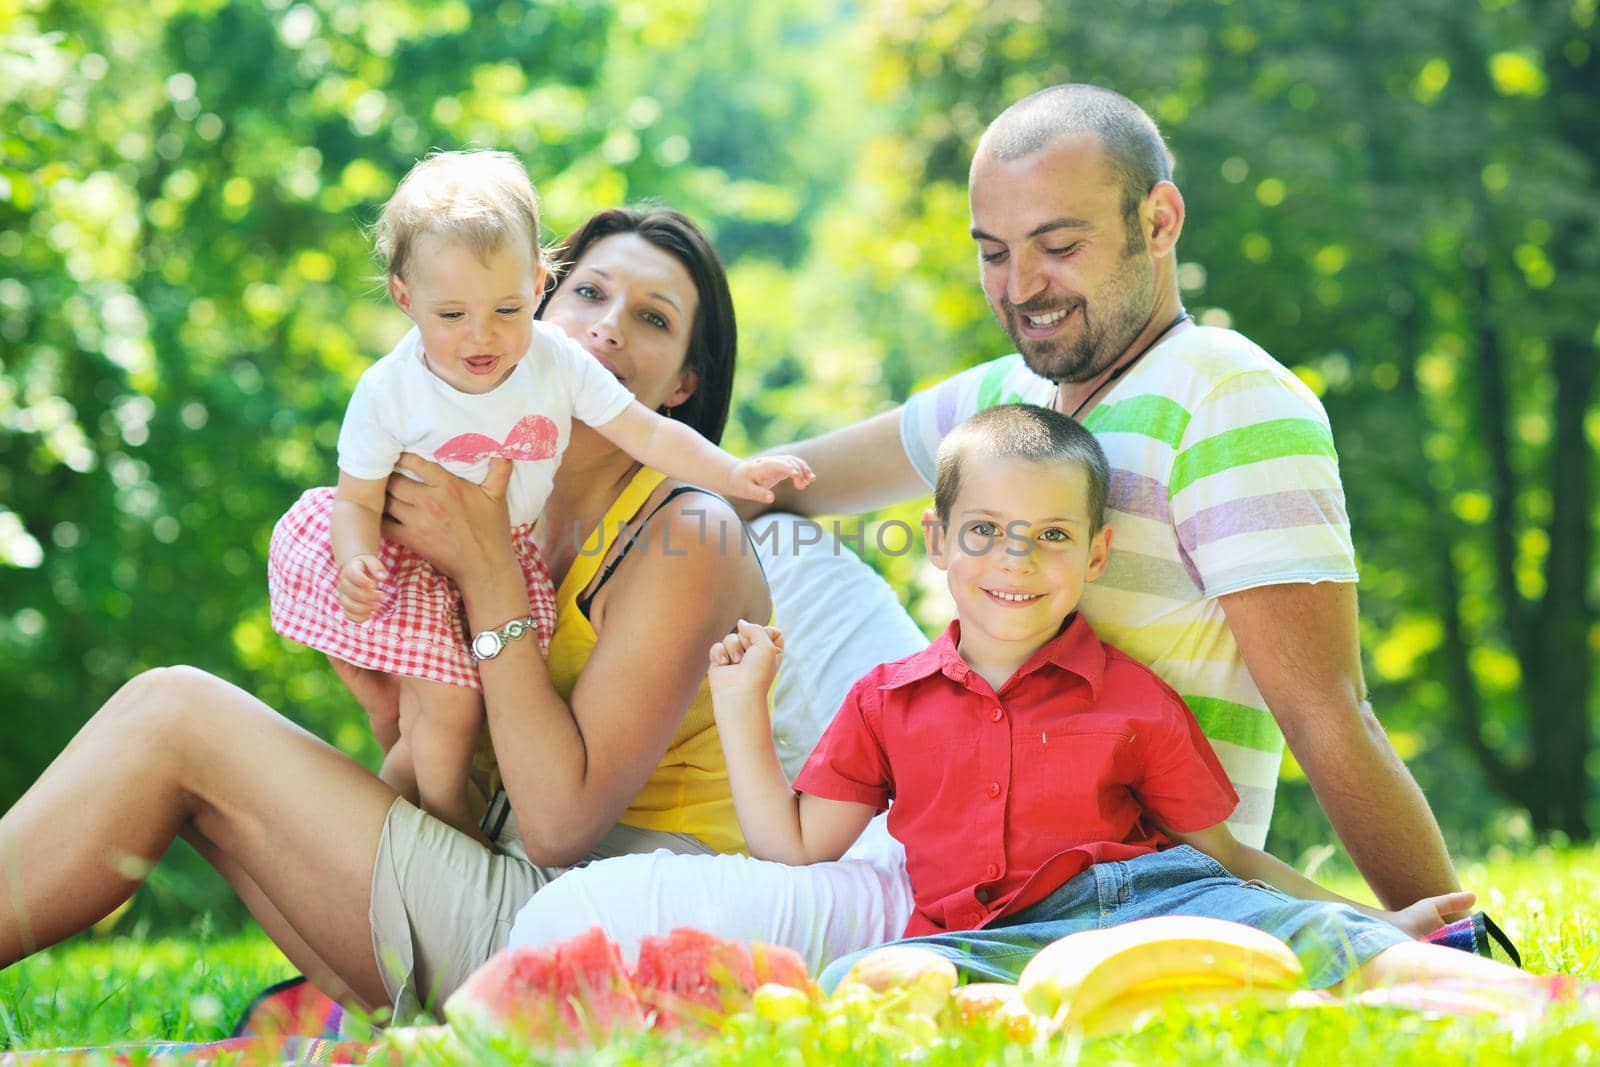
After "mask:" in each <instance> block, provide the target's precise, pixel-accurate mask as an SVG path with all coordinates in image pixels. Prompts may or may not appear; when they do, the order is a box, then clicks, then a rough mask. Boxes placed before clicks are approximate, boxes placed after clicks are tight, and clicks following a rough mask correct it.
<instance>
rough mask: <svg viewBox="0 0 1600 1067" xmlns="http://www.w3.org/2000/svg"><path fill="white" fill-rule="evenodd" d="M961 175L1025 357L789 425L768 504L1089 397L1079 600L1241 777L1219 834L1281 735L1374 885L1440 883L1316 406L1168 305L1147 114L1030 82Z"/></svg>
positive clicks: (818, 509)
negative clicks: (1090, 569) (801, 428)
mask: <svg viewBox="0 0 1600 1067" xmlns="http://www.w3.org/2000/svg"><path fill="white" fill-rule="evenodd" d="M969 194H970V199H971V209H972V235H973V237H974V239H975V240H976V241H977V244H978V253H979V261H980V266H979V273H980V277H981V279H982V283H983V287H984V291H985V293H986V294H987V296H988V298H989V302H990V305H991V307H992V309H993V311H994V313H995V316H996V318H997V319H998V320H999V322H1000V324H1001V326H1002V327H1003V328H1004V329H1005V330H1006V332H1007V333H1008V334H1009V335H1010V336H1011V338H1012V340H1013V341H1014V342H1015V344H1016V346H1017V351H1018V355H1013V356H1009V357H1006V358H1004V359H1000V360H996V361H993V362H991V363H988V364H984V365H982V366H979V367H975V368H972V369H971V370H969V371H966V372H964V373H962V374H959V375H957V376H955V377H953V378H951V379H949V380H947V381H945V382H943V383H941V384H939V385H936V386H934V387H932V388H931V389H929V390H927V391H925V392H923V393H919V394H917V395H916V396H914V397H912V398H911V400H910V401H908V402H907V403H906V405H905V406H904V407H902V408H898V409H896V410H894V411H890V412H886V413H884V414H883V415H880V416H877V417H875V418H872V419H869V420H867V421H865V422H862V423H860V424H858V425H855V426H851V427H848V428H846V429H843V430H839V431H836V432H834V433H830V434H826V435H824V436H822V437H818V438H815V439H813V440H810V441H807V442H804V443H802V444H800V445H796V446H792V447H790V448H789V449H787V451H792V452H794V453H795V454H797V455H799V456H801V457H802V458H804V459H805V460H806V461H807V462H809V463H810V464H811V467H812V469H813V470H815V471H816V474H817V479H816V483H815V485H814V486H813V487H812V488H810V489H808V490H807V491H806V492H805V493H794V492H784V491H782V490H780V494H779V498H778V500H777V502H776V503H775V504H774V505H773V507H774V508H777V509H784V510H794V511H801V512H805V513H812V514H817V513H825V514H841V513H855V512H859V511H864V510H868V509H872V508H877V507H882V506H884V505H887V504H890V503H893V502H896V501H900V500H905V499H908V498H912V497H916V496H921V495H924V494H926V492H927V487H928V486H929V485H930V484H931V483H932V477H933V467H932V459H933V455H934V452H935V451H936V449H937V446H938V442H939V439H940V438H941V437H943V435H944V434H945V433H947V432H948V431H949V430H950V429H951V428H952V427H953V426H954V425H955V424H956V423H958V422H959V421H961V420H962V419H964V418H966V417H967V416H969V415H971V414H972V413H973V412H974V411H976V410H978V409H980V408H984V407H988V406H991V405H993V404H999V403H1007V402H1016V401H1023V402H1029V403H1037V404H1042V405H1049V406H1052V407H1054V408H1055V409H1056V410H1058V411H1061V412H1063V413H1065V414H1067V415H1071V416H1073V417H1075V418H1078V419H1080V420H1082V421H1083V422H1084V423H1085V425H1086V426H1088V428H1089V429H1090V430H1092V431H1093V432H1094V433H1095V434H1096V436H1097V437H1099V439H1100V441H1101V443H1102V446H1103V447H1104V448H1105V450H1106V452H1107V453H1108V455H1109V457H1110V459H1111V463H1112V466H1113V470H1114V475H1113V483H1112V493H1111V500H1110V508H1111V523H1112V525H1113V527H1114V528H1115V530H1116V542H1115V548H1114V550H1113V552H1112V556H1111V563H1110V565H1109V566H1108V568H1107V570H1106V573H1105V576H1104V577H1103V578H1102V579H1101V581H1100V582H1099V583H1098V584H1097V586H1095V587H1093V588H1092V591H1091V592H1090V594H1089V595H1087V596H1086V597H1085V598H1084V601H1083V605H1082V610H1083V611H1084V613H1085V615H1086V616H1087V617H1088V620H1089V621H1090V623H1091V624H1092V625H1093V626H1094V627H1095V629H1096V630H1097V631H1098V632H1099V633H1100V634H1101V635H1102V636H1103V637H1104V638H1105V639H1106V640H1107V641H1109V642H1110V643H1112V644H1114V645H1117V646H1118V647H1120V648H1122V649H1123V650H1124V651H1126V652H1128V653H1129V654H1130V655H1133V656H1135V657H1136V658H1138V659H1139V660H1141V661H1143V662H1144V663H1146V664H1148V665H1149V666H1150V667H1152V668H1153V669H1154V670H1155V671H1156V673H1157V674H1159V675H1161V676H1162V677H1163V678H1164V679H1165V680H1166V681H1167V682H1168V683H1169V684H1171V685H1172V686H1173V687H1174V688H1175V689H1177V690H1178V692H1179V693H1181V694H1182V695H1183V696H1184V697H1185V699H1186V700H1187V701H1188V702H1189V704H1190V706H1191V707H1192V709H1193V710H1194V712H1195V714H1196V716H1197V717H1198V718H1199V720H1200V723H1201V725H1202V728H1203V729H1204V730H1205V732H1206V734H1207V736H1208V737H1209V738H1210V739H1211V741H1212V743H1213V745H1214V747H1215V748H1216V749H1217V752H1218V755H1219V757H1220V758H1221V760H1222V762H1223V765H1224V766H1225V767H1226V768H1227V770H1228V773H1229V776H1230V777H1231V778H1232V780H1233V783H1234V786H1235V788H1236V789H1237V791H1238V792H1239V794H1240V798H1241V800H1240V805H1239V808H1238V809H1237V810H1236V811H1235V813H1234V816H1233V818H1232V819H1230V820H1229V826H1230V828H1231V829H1232V830H1233V831H1234V833H1235V835H1236V836H1237V837H1238V838H1239V839H1240V840H1242V841H1245V842H1247V843H1249V844H1252V845H1256V846H1260V845H1261V844H1262V842H1263V840H1264V839H1265V836H1266V830H1267V825H1268V822H1269V820H1270V817H1271V813H1272V803H1273V790H1274V788H1275V785H1276V781H1277V771H1278V766H1279V762H1280V760H1281V752H1282V745H1283V741H1284V740H1285V739H1287V741H1288V743H1289V747H1290V749H1291V751H1293V753H1294V754H1295V757H1296V758H1297V759H1298V760H1299V762H1300V765H1301V766H1302V768H1304V770H1305V773H1306V776H1307V778H1308V779H1309V780H1310V782H1311V785H1312V788H1313V789H1314V791H1315V792H1316V795H1317V798H1318V800H1319V802H1320V803H1321V804H1322V807H1323V809H1324V810H1325V811H1326V812H1327V814H1328V817H1329V820H1330V821H1331V822H1332V824H1333V827H1334V829H1335V831H1336V832H1337V833H1338V835H1339V838H1340V840H1341V841H1342V842H1343V843H1344V845H1345V847H1346V848H1347V849H1348V851H1349V852H1350V855H1351V857H1352V858H1353V859H1354V860H1355V863H1356V865H1357V867H1358V868H1359V869H1360V870H1361V873H1362V874H1363V875H1364V876H1365V877H1366V879H1367V881H1368V883H1369V884H1370V885H1371V886H1372V888H1373V890H1374V892H1375V893H1376V894H1377V896H1378V898H1379V899H1380V900H1381V901H1382V902H1383V904H1384V905H1385V906H1386V907H1389V908H1401V907H1404V906H1406V905H1408V904H1410V903H1412V902H1413V901H1415V900H1417V899H1420V898H1422V897H1424V896H1430V895H1434V894H1439V893H1445V892H1449V891H1452V890H1455V889H1456V888H1458V886H1457V882H1456V878H1455V873H1454V870H1453V868H1452V866H1451V863H1450V859H1449V855H1448V853H1447V851H1446V849H1445V846H1444V842H1443V839H1442V838H1441V836H1440V833H1439V829H1438V825H1437V823H1436V822H1435V820H1434V818H1433V815H1432V813H1431V811H1430V810H1429V809H1428V805H1427V802H1426V801H1425V800H1424V798H1423V796H1422V794H1421V792H1420V790H1419V789H1418V788H1417V786H1416V783H1415V782H1414V781H1413V779H1412V778H1411V776H1410V774H1409V772H1408V771H1407V770H1406V768H1405V766H1404V764H1403V763H1402V762H1401V761H1400V759H1399V758H1398V756H1396V754H1395V752H1394V749H1393V747H1392V746H1391V745H1390V743H1389V740H1388V738H1387V736H1386V735H1385V734H1384V732H1383V729H1382V727H1381V726H1380V725H1379V724H1378V722H1377V720H1376V719H1375V718H1374V716H1373V714H1372V710H1371V707H1370V706H1369V705H1368V703H1367V702H1366V691H1365V683H1364V681H1363V678H1362V673H1361V661H1360V649H1359V644H1358V632H1357V610H1356V587H1355V582H1356V572H1355V566H1354V557H1353V551H1352V548H1351V543H1350V534H1349V522H1348V519H1347V517H1346V514H1345V510H1344V494H1343V490H1342V488H1341V486H1340V483H1339V473H1338V464H1337V459H1336V457H1335V455H1334V450H1333V442H1332V436H1331V433H1330V431H1329V429H1328V424H1327V418H1326V415H1325V414H1324V412H1323V410H1322V407H1321V404H1320V403H1319V402H1318V401H1317V399H1316V398H1315V396H1314V395H1312V394H1311V393H1310V392H1309V391H1308V390H1306V389H1305V388H1304V386H1302V385H1301V384H1300V383H1299V381H1298V380H1297V379H1296V378H1295V377H1294V376H1293V375H1292V374H1290V373H1289V372H1288V371H1287V370H1285V369H1284V368H1283V367H1282V366H1281V365H1280V364H1278V363H1276V362H1275V361H1274V360H1272V359H1271V357H1270V356H1268V355H1267V354H1266V353H1265V352H1263V351H1261V350H1260V349H1259V348H1257V347H1256V346H1255V345H1253V344H1252V343H1251V342H1249V341H1248V340H1247V339H1245V338H1244V337H1242V336H1240V335H1239V334H1236V333H1233V332H1232V331H1229V330H1217V329H1210V328H1202V327H1199V326H1196V325H1194V324H1193V323H1192V321H1191V320H1190V319H1189V317H1188V316H1187V315H1186V314H1185V313H1184V311H1183V308H1182V305H1181V302H1180V300H1179V294H1178V285H1177V279H1176V268H1177V256H1176V251H1175V249H1176V245H1177V241H1178V236H1179V234H1180V233H1181V231H1182V228H1183V221H1184V205H1183V198H1182V196H1181V195H1180V194H1179V192H1178V189H1177V187H1176V186H1175V185H1173V183H1172V180H1171V165H1170V160H1169V158H1168V156H1167V152H1166V148H1165V145H1164V144H1163V142H1162V140H1161V135H1160V133H1159V131H1158V130H1157V129H1156V126H1155V124H1154V123H1153V122H1152V121H1151V120H1150V118H1149V117H1148V116H1147V115H1145V114H1144V112H1143V111H1141V110H1140V109H1139V108H1138V107H1137V105H1135V104H1133V103H1132V102H1131V101H1129V100H1127V99H1125V98H1123V97H1121V96H1119V95H1118V94H1116V93H1113V92H1110V91H1108V90H1105V89H1100V88H1097V87H1094V86H1085V85H1064V86H1056V87H1054V88H1051V89H1046V90H1043V91H1041V92H1039V93H1035V94H1034V95H1032V96H1030V97H1027V98H1026V99H1024V100H1022V101H1020V102H1018V103H1017V104H1015V105H1013V106H1012V107H1011V108H1009V109H1008V110H1007V111H1006V112H1005V113H1003V114H1002V115H1001V116H1000V117H999V118H998V119H996V120H995V122H994V123H993V124H992V125H991V126H990V127H989V129H988V130H987V131H986V132H985V134H984V136H983V138H982V140H981V141H980V142H979V145H978V149H977V152H976V154H975V156H974V159H973V162H972V169H971V175H970V183H969ZM780 613H781V605H780Z"/></svg>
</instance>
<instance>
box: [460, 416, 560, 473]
mask: <svg viewBox="0 0 1600 1067" xmlns="http://www.w3.org/2000/svg"><path fill="white" fill-rule="evenodd" d="M558 436H559V434H558V432H557V431H556V424H555V423H553V422H551V421H550V420H549V419H547V418H545V417H544V416H543V415H524V416H522V418H520V419H518V420H517V424H516V425H515V426H513V427H511V432H510V433H508V434H506V439H505V441H503V442H501V441H496V440H495V439H494V438H492V437H489V436H486V435H484V434H481V433H463V434H457V435H456V436H454V437H452V438H450V440H448V441H446V442H445V443H444V444H442V445H440V446H439V448H438V449H437V450H436V451H435V452H434V453H433V458H434V459H436V460H438V461H439V462H441V463H444V462H447V461H448V462H455V463H476V462H478V461H479V460H480V459H487V458H489V457H491V456H504V457H505V458H506V459H516V460H534V459H549V458H550V457H551V456H553V455H555V454H556V438H557V437H558Z"/></svg>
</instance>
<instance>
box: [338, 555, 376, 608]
mask: <svg viewBox="0 0 1600 1067" xmlns="http://www.w3.org/2000/svg"><path fill="white" fill-rule="evenodd" d="M387 577H389V572H388V571H387V570H386V569H384V566H383V561H382V560H380V559H379V558H378V557H377V556H351V557H350V558H349V559H347V560H345V564H344V566H343V567H340V568H339V581H338V583H337V584H336V585H335V586H334V593H335V594H336V595H337V596H338V598H339V606H340V607H341V608H344V614H345V618H347V619H349V620H350V621H351V622H366V621H367V618H368V617H369V616H370V615H371V614H372V613H373V612H374V611H376V610H378V605H379V604H382V603H383V589H382V582H383V580H384V579H385V578H387Z"/></svg>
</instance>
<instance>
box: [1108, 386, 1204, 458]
mask: <svg viewBox="0 0 1600 1067" xmlns="http://www.w3.org/2000/svg"><path fill="white" fill-rule="evenodd" d="M1083 425H1084V426H1085V427H1087V428H1088V429H1089V430H1091V431H1093V432H1094V433H1137V434H1143V435H1144V436H1145V437H1153V438H1155V439H1156V440H1157V441H1160V442H1162V443H1163V444H1165V445H1167V446H1168V447H1169V448H1172V449H1174V450H1176V449H1177V447H1178V442H1180V441H1182V440H1183V431H1184V430H1186V429H1188V428H1189V412H1188V410H1187V409H1185V408H1184V407H1183V405H1182V404H1179V403H1177V402H1175V401H1172V400H1169V399H1167V398H1166V397H1164V396H1155V395H1153V394H1150V393H1146V394H1144V395H1142V396H1136V397H1132V398H1131V399H1128V400H1124V401H1122V402H1121V403H1120V404H1101V405H1100V406H1099V407H1097V408H1095V409H1094V410H1093V411H1091V412H1089V414H1088V416H1087V417H1086V418H1085V419H1084V420H1083Z"/></svg>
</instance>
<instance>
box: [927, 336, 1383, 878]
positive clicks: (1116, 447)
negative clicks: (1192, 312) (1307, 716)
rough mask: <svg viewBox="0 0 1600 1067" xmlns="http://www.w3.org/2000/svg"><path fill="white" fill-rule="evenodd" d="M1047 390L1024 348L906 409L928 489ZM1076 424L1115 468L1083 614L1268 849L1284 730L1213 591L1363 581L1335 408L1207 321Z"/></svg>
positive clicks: (1241, 826) (1244, 836) (1166, 346)
mask: <svg viewBox="0 0 1600 1067" xmlns="http://www.w3.org/2000/svg"><path fill="white" fill-rule="evenodd" d="M1054 393H1055V385H1054V383H1052V382H1050V381H1048V380H1046V379H1044V378H1041V377H1039V376H1038V375H1036V374H1034V373H1033V372H1032V371H1030V370H1029V369H1028V368H1027V367H1026V366H1025V365H1024V364H1023V361H1022V357H1021V356H1020V355H1010V356H1005V357H1003V358H1001V359H997V360H993V361H991V362H989V363H984V364H981V365H979V366H976V367H973V368H971V369H970V370H967V371H964V372H962V373H961V374H957V375H955V376H954V377H952V378H949V379H946V380H945V381H943V382H941V383H939V384H938V385H935V386H933V387H931V388H929V389H927V390H924V391H923V392H920V393H917V394H915V395H914V396H912V397H911V399H910V400H908V401H907V402H906V406H905V410H904V414H903V415H902V419H901V425H900V433H901V440H902V442H903V444H904V445H905V450H906V455H907V456H908V457H910V459H911V462H912V464H913V465H914V466H915V467H916V469H917V470H918V472H920V473H921V475H922V477H923V479H924V480H926V481H927V482H928V483H929V484H930V485H931V484H932V483H933V477H934V458H935V455H936V453H937V451H938V447H939V442H940V440H942V439H943V437H944V435H945V434H947V433H949V432H950V430H951V429H952V428H953V427H955V426H956V424H957V423H959V422H961V421H962V420H963V419H966V418H967V417H969V416H971V415H972V414H973V413H975V412H977V411H979V410H981V409H983V408H988V407H992V406H994V405H997V404H1009V403H1027V404H1040V405H1048V404H1050V403H1051V401H1052V399H1053V397H1054ZM1083 421H1084V425H1085V426H1087V427H1088V428H1089V429H1090V430H1091V431H1093V433H1094V434H1095V436H1096V437H1097V438H1098V439H1099V441H1100V444H1101V447H1103V448H1104V449H1105V452H1106V456H1107V458H1108V459H1109V460H1110V461H1111V493H1110V498H1109V500H1108V502H1107V505H1108V512H1109V514H1108V518H1109V521H1110V522H1111V524H1112V525H1113V527H1114V528H1115V532H1114V534H1113V536H1112V548H1111V558H1110V561H1109V563H1108V564H1107V566H1106V570H1105V573H1104V574H1103V575H1102V576H1101V577H1100V579H1099V580H1098V581H1096V582H1095V583H1093V584H1092V585H1090V586H1088V587H1087V588H1086V590H1085V592H1084V597H1083V603H1082V611H1083V613H1084V615H1085V616H1086V617H1087V618H1088V620H1089V622H1090V623H1091V624H1092V625H1093V626H1094V628H1095V631H1096V632H1097V633H1098V634H1099V635H1100V637H1101V638H1102V639H1104V640H1105V641H1107V642H1109V643H1110V644H1113V645H1115V646H1116V647H1118V648H1120V649H1122V650H1123V651H1124V652H1126V653H1128V654H1129V655H1130V656H1133V657H1135V658H1136V659H1138V660H1139V661H1140V662H1142V663H1145V664H1147V665H1148V666H1149V667H1150V668H1151V669H1152V670H1154V671H1155V672H1156V674H1158V675H1159V676H1160V677H1161V678H1162V679H1163V680H1164V681H1165V682H1166V683H1167V684H1168V685H1170V686H1172V687H1173V688H1174V689H1176V690H1177V691H1178V692H1179V693H1180V694H1181V695H1182V696H1183V698H1184V699H1185V700H1186V701H1188V704H1189V707H1190V708H1191V709H1192V710H1193V711H1194V714H1195V717H1196V718H1197V719H1198V720H1199V721H1200V726H1201V728H1202V729H1203V730H1204V731H1205V734H1206V736H1207V737H1208V738H1210V740H1211V743H1212V745H1213V746H1214V747H1215V748H1216V751H1217V755H1218V757H1219V758H1220V759H1221V761H1222V765H1223V766H1224V767H1225V768H1226V769H1227V771H1228V776H1229V777H1230V778H1231V779H1232V780H1233V785H1234V788H1235V789H1236V790H1237V791H1238V793H1239V798H1240V799H1239V807H1238V808H1237V809H1236V810H1235V811H1234V814H1233V817H1232V818H1231V819H1229V821H1228V826H1229V828H1230V829H1232V831H1233V833H1234V836H1236V837H1237V838H1238V839H1239V840H1241V841H1243V842H1245V843H1247V844H1251V845H1255V846H1257V847H1259V846H1261V845H1262V844H1263V843H1264V842H1265V840H1266V835H1267V826H1268V824H1269V823H1270V822H1271V819H1272V802H1273V795H1274V790H1275V788H1276V785H1277V779H1278V767H1279V764H1280V762H1281V760H1282V755H1283V734H1282V733H1280V732H1279V730H1278V726H1277V723H1276V722H1275V721H1274V720H1273V717H1272V714H1271V712H1270V711H1269V710H1268V709H1267V704H1266V701H1265V700H1264V699H1263V698H1262V696H1261V693H1260V691H1259V690H1258V689H1257V688H1256V685H1255V682H1254V681H1252V680H1251V678H1250V674H1249V671H1247V670H1246V669H1245V665H1244V660H1243V659H1242V657H1241V656H1240V654H1239V648H1238V645H1237V644H1236V643H1235V642H1234V639H1233V634H1232V633H1231V632H1230V631H1229V629H1228V624H1227V620H1226V618H1225V617H1224V616H1223V612H1222V605H1221V604H1220V603H1218V600H1217V598H1218V597H1220V596H1223V595H1225V594H1227V593H1235V592H1238V591H1240V590H1242V589H1251V588H1256V587H1259V586H1266V585H1281V584H1285V583H1292V582H1327V581H1331V582H1354V581H1355V580H1356V568H1355V555H1354V550H1353V548H1352V545H1351V542H1350V521H1349V518H1348V516H1347V514H1346V512H1345V503H1344V490H1343V488H1342V487H1341V485H1340V483H1339V463H1338V457H1337V456H1336V455H1335V454H1334V449H1333V435H1332V432H1331V431H1330V429H1329V427H1328V417H1327V414H1326V413H1325V412H1324V411H1323V410H1322V404H1321V403H1320V402H1319V401H1318V400H1317V398H1316V396H1315V395H1314V394H1313V393H1312V392H1311V391H1310V390H1309V389H1307V388H1306V386H1305V385H1304V383H1302V382H1301V381H1300V380H1299V379H1298V378H1296V377H1295V376H1294V375H1293V374H1291V373H1290V372H1289V371H1288V370H1287V369H1286V368H1285V367H1284V366H1283V365H1282V364H1280V363H1278V362H1277V361H1276V360H1274V359H1273V358H1272V357H1271V356H1269V355H1268V354H1267V353H1266V352H1264V351H1262V350H1261V348H1259V347H1258V346H1256V345H1255V344H1253V343H1251V342H1250V341H1249V340H1248V339H1247V338H1245V337H1243V336H1241V335H1240V334H1237V333H1235V332H1233V331H1232V330H1220V329H1214V328H1211V327H1203V326H1196V327H1190V328H1188V329H1184V330H1180V331H1178V332H1177V333H1175V334H1173V335H1171V336H1169V337H1168V338H1166V339H1165V340H1163V341H1162V343H1161V344H1159V345H1157V346H1156V347H1155V348H1152V349H1151V350H1150V351H1149V352H1148V353H1146V354H1145V356H1144V357H1143V358H1142V359H1140V360H1139V361H1138V362H1137V363H1135V364H1133V366H1132V368H1131V369H1130V370H1129V371H1128V372H1127V373H1126V374H1124V375H1123V377H1122V379H1121V380H1120V381H1118V382H1117V383H1116V385H1115V387H1114V388H1112V390H1111V391H1110V392H1109V393H1107V394H1106V395H1105V397H1104V399H1102V400H1101V401H1100V403H1099V404H1098V405H1096V406H1095V408H1094V409H1093V410H1092V411H1090V412H1089V414H1088V415H1087V416H1086V417H1085V418H1084V420H1083Z"/></svg>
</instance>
